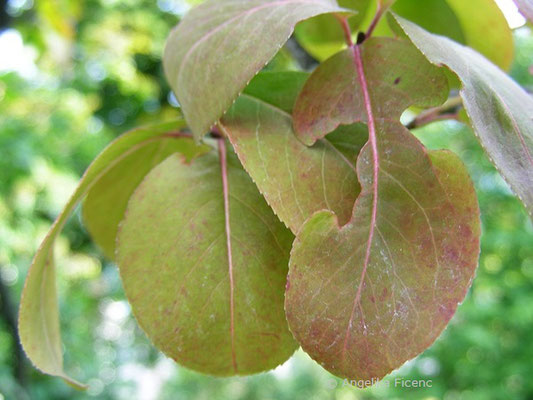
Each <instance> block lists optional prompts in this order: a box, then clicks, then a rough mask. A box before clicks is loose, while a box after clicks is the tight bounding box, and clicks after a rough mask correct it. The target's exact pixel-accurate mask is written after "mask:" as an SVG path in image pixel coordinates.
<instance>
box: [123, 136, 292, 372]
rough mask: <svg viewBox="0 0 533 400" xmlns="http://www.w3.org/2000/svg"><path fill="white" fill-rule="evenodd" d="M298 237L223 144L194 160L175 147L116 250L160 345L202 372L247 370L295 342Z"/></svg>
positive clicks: (265, 364)
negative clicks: (291, 276) (287, 296)
mask: <svg viewBox="0 0 533 400" xmlns="http://www.w3.org/2000/svg"><path fill="white" fill-rule="evenodd" d="M220 141H221V140H220ZM292 240H293V235H292V234H291V233H290V231H289V230H288V229H287V228H285V227H284V226H283V224H282V223H281V222H279V220H278V219H277V218H276V216H275V215H274V214H273V212H272V210H271V209H270V208H269V207H268V205H267V204H266V202H265V200H264V199H263V198H262V196H261V194H260V193H259V192H258V191H257V188H256V186H255V185H254V184H253V182H252V180H251V179H250V177H249V176H248V175H247V174H246V172H245V171H244V170H243V169H242V167H241V165H240V163H239V161H238V159H237V157H236V156H235V155H234V153H232V152H228V154H227V161H226V150H225V146H223V145H222V146H221V147H220V156H217V155H216V153H209V154H206V155H203V156H201V157H198V158H196V159H195V160H193V161H192V163H191V164H185V163H184V162H183V161H182V160H181V159H180V158H179V157H177V156H174V155H173V156H170V157H169V158H168V159H167V160H165V161H164V162H163V163H161V164H160V165H159V166H157V167H156V168H155V169H153V170H152V171H151V172H150V173H149V174H148V175H147V176H146V178H145V179H144V181H143V182H142V183H141V185H140V186H139V187H138V188H137V190H136V191H135V193H134V194H133V196H132V198H131V200H130V202H129V205H128V208H127V211H126V217H125V219H124V221H123V223H122V224H121V228H120V232H119V235H118V247H117V258H118V264H119V268H120V274H121V277H122V281H123V283H124V289H125V291H126V295H127V297H128V299H129V301H130V303H131V305H132V309H133V313H134V314H135V316H136V318H137V320H138V322H139V324H140V325H141V327H142V328H143V329H144V331H145V332H146V333H147V335H148V336H149V337H150V339H151V340H152V341H153V342H154V344H155V345H156V346H157V347H158V348H159V349H161V350H162V351H163V352H165V353H166V354H167V355H169V356H170V357H172V358H174V359H175V360H176V361H178V362H179V363H180V364H182V365H184V366H186V367H188V368H191V369H194V370H197V371H201V372H204V373H209V374H212V375H222V376H227V375H236V374H238V375H242V374H250V373H255V372H259V371H264V370H267V369H271V368H274V367H276V366H277V365H278V364H280V363H282V362H284V361H285V360H286V359H287V358H289V357H290V355H291V354H292V353H293V352H294V350H295V349H296V347H297V344H296V342H295V341H294V339H293V338H292V336H291V334H290V332H289V330H288V327H287V321H286V319H285V315H284V312H283V296H284V288H285V282H286V274H287V265H288V257H289V250H290V247H291V243H292Z"/></svg>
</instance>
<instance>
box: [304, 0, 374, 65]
mask: <svg viewBox="0 0 533 400" xmlns="http://www.w3.org/2000/svg"><path fill="white" fill-rule="evenodd" d="M338 3H339V5H340V6H341V7H344V8H347V9H351V10H355V11H357V14H356V15H354V16H352V17H350V18H349V19H348V24H349V25H350V28H352V30H356V29H357V28H358V27H359V26H360V25H361V22H362V21H363V19H364V17H365V15H366V11H367V9H368V7H369V6H370V3H371V1H369V0H339V1H338ZM294 35H295V37H296V39H297V40H298V42H299V43H300V45H301V46H302V47H303V48H304V49H305V50H306V51H307V52H308V53H309V54H311V55H312V56H313V57H315V58H316V59H317V60H320V61H322V60H325V59H327V58H329V57H331V56H332V55H333V54H335V53H337V52H338V51H340V50H342V49H343V47H345V36H344V32H343V30H342V27H341V25H340V24H339V21H338V19H337V18H336V17H335V16H334V15H330V14H324V15H318V16H316V17H313V18H311V19H309V20H307V21H303V22H301V23H300V24H298V25H296V29H295V30H294Z"/></svg>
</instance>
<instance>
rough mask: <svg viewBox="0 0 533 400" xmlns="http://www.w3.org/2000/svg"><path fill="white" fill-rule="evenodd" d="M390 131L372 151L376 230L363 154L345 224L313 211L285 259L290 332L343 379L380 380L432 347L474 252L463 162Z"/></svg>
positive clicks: (475, 218) (475, 230) (471, 268)
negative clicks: (375, 156)
mask: <svg viewBox="0 0 533 400" xmlns="http://www.w3.org/2000/svg"><path fill="white" fill-rule="evenodd" d="M384 128H385V127H384ZM392 133H394V135H389V136H387V139H385V138H382V139H379V144H378V146H379V149H380V150H379V154H380V156H382V162H381V164H380V170H379V171H380V172H379V191H378V193H377V215H376V222H375V224H371V220H372V202H373V191H372V184H373V179H372V168H371V165H372V161H371V160H372V155H371V154H370V148H369V147H365V149H364V150H363V153H362V154H361V156H360V158H359V161H358V171H359V175H360V178H361V182H362V185H363V189H362V193H361V196H360V197H359V198H358V200H357V203H356V206H355V208H354V214H353V217H352V220H351V221H350V222H349V223H348V224H347V225H345V226H343V227H340V226H339V225H338V220H337V218H336V217H335V215H334V214H332V213H331V212H320V213H318V214H315V215H314V216H313V218H311V219H310V220H309V221H308V222H307V223H306V224H305V225H304V226H303V228H302V230H301V231H300V233H299V234H298V236H297V238H296V241H295V243H294V246H293V250H292V252H291V260H290V267H289V278H288V279H289V280H288V284H287V291H286V301H285V310H286V315H287V319H288V321H289V327H290V329H291V331H292V333H293V334H294V336H295V338H296V340H298V342H299V343H300V344H301V346H302V348H303V350H305V351H306V352H307V353H308V354H309V355H310V356H311V357H312V358H314V359H315V360H316V361H317V362H319V363H320V364H321V365H322V366H323V367H324V368H326V369H327V370H328V371H330V372H332V373H333V374H335V375H338V376H341V377H347V378H349V379H358V380H366V379H372V378H377V379H381V378H382V377H383V376H385V375H386V374H387V373H389V372H390V371H391V370H393V369H395V368H398V367H400V366H401V365H402V364H403V363H404V362H405V361H407V360H409V359H411V358H413V357H415V356H416V355H417V354H419V353H420V352H421V351H423V350H424V349H426V348H427V347H428V346H429V345H431V343H433V341H434V340H435V339H436V338H437V337H438V336H439V334H440V333H441V331H442V330H443V329H444V328H445V326H446V324H447V323H448V321H449V319H450V318H451V317H452V316H453V314H454V312H455V309H456V307H457V304H458V303H459V302H461V301H462V300H463V299H464V297H465V295H466V292H467V289H468V287H469V286H470V283H471V281H472V279H473V277H474V273H475V268H476V265H477V259H478V255H479V235H480V223H479V209H478V205H477V201H476V197H475V193H474V190H473V187H472V183H471V181H470V179H469V177H468V174H467V172H466V170H465V168H464V166H463V164H462V162H461V161H460V160H459V159H458V158H457V157H456V156H454V155H453V154H452V153H449V152H445V151H439V152H431V153H430V155H429V157H428V156H427V155H425V154H423V153H424V149H423V147H422V145H421V144H420V143H418V142H417V140H416V139H415V138H414V137H413V136H412V135H410V134H408V133H407V132H406V131H404V130H403V129H401V128H396V131H394V132H392ZM379 137H380V136H378V138H379ZM398 149H402V151H398ZM387 153H390V156H387ZM430 158H431V160H430ZM371 227H373V231H374V234H373V236H372V237H371V238H370V235H369V232H370V230H371ZM367 252H368V257H367Z"/></svg>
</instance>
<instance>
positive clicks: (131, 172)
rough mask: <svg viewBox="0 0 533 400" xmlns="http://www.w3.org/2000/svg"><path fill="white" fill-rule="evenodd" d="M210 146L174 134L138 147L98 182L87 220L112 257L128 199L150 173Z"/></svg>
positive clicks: (85, 212)
mask: <svg viewBox="0 0 533 400" xmlns="http://www.w3.org/2000/svg"><path fill="white" fill-rule="evenodd" d="M175 133H177V132H175ZM208 149H209V148H208V147H207V146H197V145H196V144H195V143H194V141H192V140H191V138H190V137H186V136H184V137H179V136H172V133H170V134H169V135H167V136H165V137H158V138H157V140H154V141H151V142H148V143H145V144H144V145H143V146H140V147H138V148H136V149H135V150H134V151H132V152H131V153H129V154H128V155H127V156H125V157H123V158H122V159H121V160H120V161H119V162H117V163H116V164H115V165H113V167H112V168H110V169H109V170H108V171H107V172H106V174H105V175H103V176H102V177H101V178H100V179H99V180H98V181H97V182H95V183H94V185H93V186H92V187H91V190H89V192H88V193H87V197H86V198H85V200H84V202H83V221H84V223H85V226H86V227H87V230H88V231H89V233H90V234H91V237H92V238H93V240H94V241H95V242H96V244H98V245H99V246H100V247H101V248H102V250H103V251H104V253H105V255H106V256H107V257H108V258H109V259H111V260H113V259H114V258H115V242H116V236H117V229H118V224H119V223H120V221H122V218H123V217H124V211H125V210H126V206H127V205H128V200H129V199H130V197H131V195H132V193H133V191H134V190H135V188H136V187H137V186H138V185H139V183H141V181H142V179H143V178H144V177H145V176H146V174H147V173H148V172H150V170H151V169H152V168H154V167H155V166H156V165H158V164H159V163H160V162H161V161H163V160H164V159H166V158H167V157H168V156H169V155H171V154H173V153H180V154H181V155H183V156H184V157H185V158H186V159H187V160H188V161H190V160H191V159H192V158H194V157H196V156H198V155H199V154H201V153H205V152H206V151H208Z"/></svg>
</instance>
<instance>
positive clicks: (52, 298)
mask: <svg viewBox="0 0 533 400" xmlns="http://www.w3.org/2000/svg"><path fill="white" fill-rule="evenodd" d="M183 127H184V123H183V121H176V122H172V123H165V124H159V125H153V126H149V127H146V128H142V129H136V130H133V131H130V132H128V133H126V134H124V135H123V136H121V137H119V138H118V139H116V140H115V141H114V142H113V143H111V144H110V145H109V146H108V147H106V148H105V149H104V151H103V152H102V153H101V154H100V155H99V156H98V157H97V158H96V159H95V160H94V161H93V163H92V164H91V165H90V166H89V168H88V169H87V171H86V172H85V174H84V175H83V177H82V179H81V181H80V183H79V185H78V187H77V189H76V191H75V192H74V194H73V195H72V197H71V198H70V200H69V201H68V203H67V205H66V206H65V208H64V209H63V211H62V212H61V214H60V215H59V216H58V217H57V219H56V221H55V222H54V224H53V225H52V227H51V229H50V231H49V232H48V234H47V235H46V237H45V239H44V241H43V243H42V244H41V246H40V247H39V250H38V251H37V254H36V255H35V257H34V259H33V262H32V265H31V267H30V270H29V272H28V276H27V277H26V282H25V285H24V289H23V291H22V299H21V303H20V310H19V322H18V328H19V335H20V342H21V344H22V347H23V348H24V351H25V352H26V355H27V356H28V358H29V359H30V360H31V361H32V363H33V364H34V365H35V367H36V368H38V369H39V370H41V371H42V372H44V373H46V374H49V375H55V376H58V377H61V378H63V379H65V380H66V381H67V382H68V383H70V384H71V385H73V386H76V387H79V388H82V387H84V386H83V385H82V384H81V383H79V382H77V381H75V380H74V379H72V378H70V377H69V376H68V375H66V373H65V372H64V371H63V353H62V350H61V335H60V331H59V313H58V306H57V294H56V287H55V266H54V243H55V240H56V238H57V237H58V235H59V233H60V232H61V229H62V228H63V226H64V225H65V223H66V221H67V219H68V217H69V215H70V214H71V213H72V211H73V210H74V209H75V207H76V205H77V204H78V203H79V201H80V200H81V199H82V198H83V196H85V195H86V194H87V192H88V191H89V190H90V189H91V187H92V186H93V185H94V184H95V183H97V182H98V181H99V180H100V179H101V178H102V177H104V176H105V175H106V173H107V172H109V171H110V170H111V169H112V168H113V167H114V166H115V165H116V164H117V163H120V161H121V160H123V159H124V158H125V157H127V156H128V155H129V154H132V153H134V152H135V151H137V150H138V149H140V148H142V147H144V146H146V145H147V144H149V143H153V142H156V141H158V140H161V139H163V138H165V137H166V136H165V134H167V133H169V132H178V131H179V130H181V129H182V128H183ZM178 136H179V135H178ZM189 140H190V141H191V142H192V139H189Z"/></svg>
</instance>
